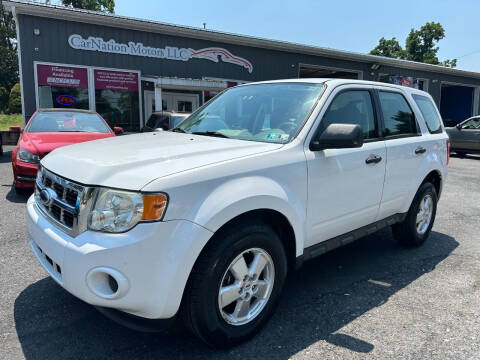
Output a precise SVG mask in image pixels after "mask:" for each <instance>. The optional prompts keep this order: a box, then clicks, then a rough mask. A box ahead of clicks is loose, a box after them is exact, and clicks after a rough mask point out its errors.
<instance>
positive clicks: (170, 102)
mask: <svg viewBox="0 0 480 360" xmlns="http://www.w3.org/2000/svg"><path fill="white" fill-rule="evenodd" d="M162 102H163V105H164V106H163V108H164V110H167V111H174V112H185V113H191V112H193V111H195V110H197V108H198V95H197V94H187V93H168V92H163V93H162Z"/></svg>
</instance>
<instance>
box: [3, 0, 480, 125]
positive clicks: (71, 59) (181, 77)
mask: <svg viewBox="0 0 480 360" xmlns="http://www.w3.org/2000/svg"><path fill="white" fill-rule="evenodd" d="M3 4H4V6H5V7H6V8H7V10H9V11H11V12H12V13H13V15H14V17H15V19H16V24H17V41H18V49H19V66H20V82H21V90H22V110H23V114H24V120H28V118H29V117H30V116H31V115H32V114H33V113H34V112H35V110H36V109H37V108H51V107H55V108H80V109H90V110H96V111H97V112H98V113H100V114H101V115H102V116H103V117H104V118H105V119H106V120H107V121H108V122H109V123H110V124H111V125H112V126H113V125H114V126H122V127H123V128H124V129H125V130H127V131H138V130H139V129H140V128H141V127H142V125H143V124H144V123H145V121H146V119H148V117H149V116H150V115H151V114H152V112H153V111H161V110H168V111H178V112H191V111H194V110H195V109H196V108H198V107H199V106H201V105H202V104H203V103H204V102H205V101H208V100H209V99H210V98H212V97H213V96H215V94H217V93H218V92H219V91H222V90H223V89H226V88H228V87H231V86H235V85H237V84H241V83H246V82H251V81H260V80H271V79H285V78H312V77H316V78H318V77H327V78H346V79H363V80H373V81H383V82H390V83H397V84H402V85H404V86H413V87H417V88H419V89H422V90H425V91H428V92H429V93H430V94H431V95H432V97H433V98H434V99H435V101H436V103H437V105H438V106H439V108H440V112H441V113H442V116H443V118H444V121H445V122H447V123H449V124H455V123H458V122H460V121H462V120H464V119H466V118H467V117H469V116H472V115H477V114H479V110H480V109H479V108H480V104H479V96H480V91H479V89H480V73H476V72H470V71H464V70H457V69H450V68H446V67H442V66H436V65H429V64H423V63H416V62H412V61H405V60H398V59H391V58H384V57H378V56H372V55H365V54H358V53H352V52H347V51H338V50H333V49H326V48H321V47H315V46H308V45H301V44H295V43H289V42H282V41H274V40H267V39H262V38H256V37H251V36H243V35H237V34H229V33H224V32H219V31H213V30H208V29H199V28H192V27H186V26H180V25H172V24H166V23H162V22H156V21H149V20H141V19H135V18H130V17H124V16H118V15H109V14H103V13H97V12H91V11H84V10H77V9H71V8H65V7H60V6H52V5H45V4H40V3H34V2H26V1H3Z"/></svg>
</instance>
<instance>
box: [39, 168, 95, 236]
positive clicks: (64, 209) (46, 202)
mask: <svg viewBox="0 0 480 360" xmlns="http://www.w3.org/2000/svg"><path fill="white" fill-rule="evenodd" d="M92 196H93V188H90V187H86V186H83V185H81V184H78V183H75V182H72V181H70V180H67V179H64V178H62V177H61V176H58V175H56V174H54V173H52V172H50V171H48V170H46V169H45V168H43V169H40V170H39V171H38V175H37V180H36V187H35V202H36V203H37V205H38V207H39V208H40V210H41V211H42V212H43V213H44V215H45V216H46V217H47V219H49V220H50V221H51V222H52V223H53V224H55V225H57V226H58V227H59V228H60V229H62V230H63V231H65V232H67V233H69V234H70V235H72V236H76V235H78V234H79V233H81V232H83V231H84V230H86V225H85V214H86V213H88V210H89V206H90V205H91V201H88V200H90V199H91V198H92ZM87 207H88V209H86V208H87ZM82 215H83V216H82Z"/></svg>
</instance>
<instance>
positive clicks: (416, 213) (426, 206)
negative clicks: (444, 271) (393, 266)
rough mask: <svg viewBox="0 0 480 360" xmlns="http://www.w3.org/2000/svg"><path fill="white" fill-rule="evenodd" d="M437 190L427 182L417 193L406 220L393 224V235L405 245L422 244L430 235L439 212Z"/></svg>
mask: <svg viewBox="0 0 480 360" xmlns="http://www.w3.org/2000/svg"><path fill="white" fill-rule="evenodd" d="M437 201H438V199H437V191H436V190H435V187H434V186H433V184H431V183H429V182H426V183H424V184H422V186H420V189H418V191H417V194H416V195H415V197H414V199H413V201H412V204H411V205H410V209H409V210H408V213H407V216H406V217H405V220H403V221H402V222H401V223H398V224H395V225H393V226H392V230H393V236H394V238H395V239H396V240H397V241H398V243H399V244H401V245H403V246H409V247H414V246H420V245H422V244H423V243H424V242H425V240H427V238H428V236H429V235H430V231H431V229H432V226H433V222H434V221H435V214H436V212H437Z"/></svg>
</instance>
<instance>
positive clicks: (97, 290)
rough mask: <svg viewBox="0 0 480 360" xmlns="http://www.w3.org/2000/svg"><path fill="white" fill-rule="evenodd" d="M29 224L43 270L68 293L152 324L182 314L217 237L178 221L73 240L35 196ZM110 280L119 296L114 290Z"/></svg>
mask: <svg viewBox="0 0 480 360" xmlns="http://www.w3.org/2000/svg"><path fill="white" fill-rule="evenodd" d="M26 223H27V230H28V235H29V240H30V245H31V247H32V250H33V252H34V254H35V255H36V256H37V259H38V260H39V262H40V264H41V265H42V266H43V268H44V269H45V270H46V271H47V272H48V273H49V274H50V276H51V277H52V278H53V279H54V280H55V281H56V282H57V283H58V284H60V285H61V286H62V287H64V288H65V289H66V290H67V291H68V292H70V293H71V294H73V295H74V296H76V297H78V298H80V299H82V300H84V301H85V302H87V303H89V304H92V305H95V306H101V307H108V308H112V309H117V310H120V311H123V312H127V313H130V314H132V315H136V316H140V317H143V318H148V319H168V318H171V317H173V316H174V315H175V314H176V313H177V311H178V309H179V306H180V303H181V299H182V295H183V290H184V288H185V285H186V283H187V280H188V277H189V274H190V271H191V269H192V267H193V265H194V263H195V261H196V259H197V257H198V255H199V254H200V252H201V250H202V248H203V246H204V245H205V244H206V243H207V241H208V240H209V239H210V237H211V236H212V232H210V231H209V230H207V229H205V228H203V227H201V226H199V225H197V224H194V223H192V222H189V221H184V220H173V221H165V222H154V223H144V224H139V225H137V226H136V227H134V228H133V229H132V230H130V231H128V232H126V233H122V234H107V233H99V232H93V231H85V232H84V233H82V234H80V235H78V236H77V237H70V236H69V235H67V234H66V233H64V232H63V231H62V230H60V229H59V228H57V227H56V226H55V225H53V224H52V223H51V222H50V221H48V220H47V219H46V218H45V217H44V215H43V214H42V213H41V212H40V210H39V209H38V207H37V205H36V204H35V200H34V197H33V196H32V197H30V199H29V200H28V203H27V216H26ZM102 274H103V275H102ZM105 274H106V276H105ZM110 275H111V276H113V277H114V278H115V280H117V286H118V289H117V291H113V290H112V287H111V286H110V287H109V286H108V285H109V284H111V283H110V282H109V281H110V280H111V279H108V276H110ZM102 276H103V277H102Z"/></svg>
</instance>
